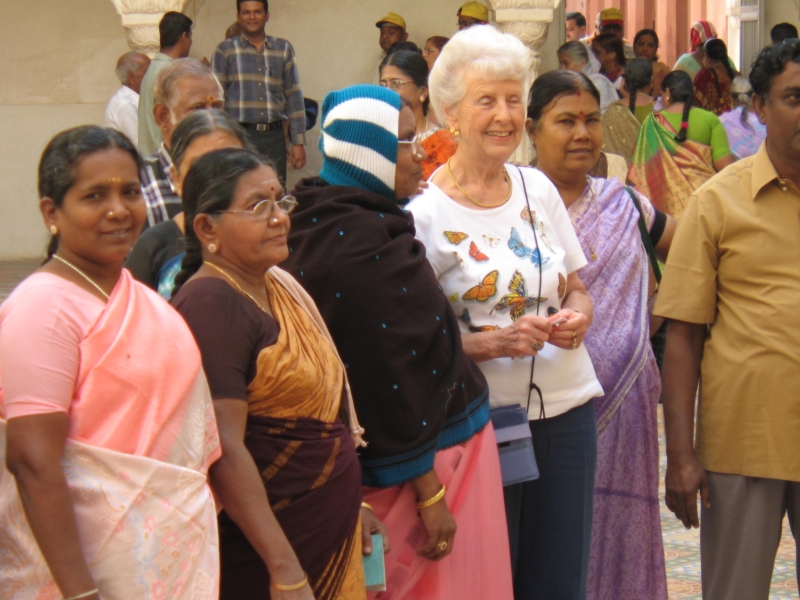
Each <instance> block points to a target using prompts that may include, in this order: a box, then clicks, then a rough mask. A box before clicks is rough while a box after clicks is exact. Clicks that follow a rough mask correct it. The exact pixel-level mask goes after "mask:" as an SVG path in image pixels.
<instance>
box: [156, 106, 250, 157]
mask: <svg viewBox="0 0 800 600" xmlns="http://www.w3.org/2000/svg"><path fill="white" fill-rule="evenodd" d="M215 131H227V132H228V133H230V134H231V135H233V136H234V137H235V138H237V139H238V140H239V142H241V144H242V148H246V149H248V150H250V149H251V147H250V143H249V141H248V139H247V132H245V130H244V129H243V128H242V126H241V125H239V122H238V121H237V120H236V119H234V118H233V117H232V116H230V115H229V114H228V113H227V112H225V111H224V110H218V109H211V110H198V111H195V112H193V113H191V114H190V115H189V116H188V117H186V118H185V119H183V120H182V121H181V122H180V123H178V126H177V127H176V128H175V131H174V132H173V133H172V147H171V148H170V151H169V154H170V157H171V158H172V163H173V164H174V165H175V168H176V169H178V168H180V166H181V163H182V162H183V155H184V154H186V150H187V149H188V148H189V146H191V144H192V142H193V141H195V140H196V139H197V138H199V137H202V136H204V135H208V134H209V133H214V132H215Z"/></svg>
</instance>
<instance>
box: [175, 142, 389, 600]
mask: <svg viewBox="0 0 800 600" xmlns="http://www.w3.org/2000/svg"><path fill="white" fill-rule="evenodd" d="M183 192H184V194H183V203H184V211H185V213H186V255H185V257H184V259H183V264H182V267H183V269H182V271H181V272H180V273H179V274H178V276H177V277H176V279H175V283H176V290H177V291H176V293H175V295H174V297H173V300H172V302H173V305H174V306H175V307H176V308H177V309H178V311H179V312H180V313H181V314H182V315H183V316H184V318H185V319H186V321H187V323H188V324H189V327H190V328H191V330H192V332H193V334H194V336H195V339H196V340H197V343H198V346H199V347H200V351H201V353H202V356H203V367H204V369H205V372H206V376H207V377H208V380H209V385H210V388H211V394H212V398H213V399H214V408H215V412H216V415H217V419H218V423H219V429H220V438H221V440H222V448H223V457H222V458H221V459H220V460H219V461H218V462H217V463H216V465H215V466H214V469H213V470H212V471H211V473H210V475H211V482H212V487H213V489H214V491H215V492H216V494H217V496H218V498H219V500H220V501H221V504H222V507H223V511H222V513H221V514H220V516H219V524H220V556H221V564H222V576H221V595H220V597H221V598H222V599H236V600H243V599H247V598H259V599H261V598H267V597H268V594H269V593H271V598H272V599H273V600H275V599H278V598H280V599H281V600H284V599H285V600H290V599H291V600H310V599H312V598H317V599H318V600H322V599H327V600H362V599H364V598H366V591H365V585H364V576H363V569H362V559H361V554H362V533H361V532H362V527H361V468H360V466H359V462H358V457H357V455H356V451H355V449H356V446H357V445H358V444H360V443H361V437H360V436H361V432H362V430H361V429H360V427H359V425H358V422H357V420H356V418H355V413H354V410H353V404H352V398H351V397H350V393H349V387H348V385H347V378H346V376H345V368H344V365H343V364H342V362H341V360H340V359H339V355H338V354H337V352H336V349H335V347H334V345H333V343H332V342H331V340H330V336H329V334H328V330H327V328H326V327H325V324H324V323H323V321H322V318H321V317H320V315H319V312H318V311H317V309H316V306H315V305H314V302H313V301H312V300H311V298H310V297H309V296H308V295H307V294H306V293H305V292H304V291H303V289H302V288H301V287H300V285H299V284H298V283H297V282H296V281H295V280H294V279H293V278H292V277H291V275H289V274H288V273H286V272H285V271H282V270H280V269H278V268H276V267H275V265H276V264H278V263H280V262H281V261H283V260H285V259H286V257H287V256H288V255H289V250H288V247H287V243H286V240H287V235H288V233H289V218H288V213H290V212H291V211H292V209H294V207H295V206H296V200H295V199H294V198H293V197H292V196H287V195H285V194H284V190H283V188H282V186H281V184H280V182H279V180H278V177H277V175H276V173H275V170H274V169H273V168H272V166H271V165H268V164H265V163H264V162H263V159H261V158H260V157H258V156H257V155H255V154H253V153H251V152H249V151H246V150H219V151H216V152H212V153H210V154H207V155H206V156H204V157H202V158H200V159H199V160H198V161H197V162H196V163H195V164H194V165H193V166H192V168H191V170H190V171H189V174H188V175H187V177H186V180H185V182H184V187H183ZM340 414H341V415H342V419H343V420H344V422H343V421H342V420H340ZM365 512H368V513H369V516H368V517H367V518H372V519H373V522H372V523H371V524H367V525H366V526H365V527H364V530H365V531H366V533H367V539H369V535H368V534H369V533H372V532H374V531H375V530H376V529H377V528H378V527H379V525H378V524H376V523H375V522H374V519H375V518H374V516H373V515H372V514H371V512H369V511H365ZM368 549H369V544H365V546H364V550H365V551H368ZM270 588H271V589H270Z"/></svg>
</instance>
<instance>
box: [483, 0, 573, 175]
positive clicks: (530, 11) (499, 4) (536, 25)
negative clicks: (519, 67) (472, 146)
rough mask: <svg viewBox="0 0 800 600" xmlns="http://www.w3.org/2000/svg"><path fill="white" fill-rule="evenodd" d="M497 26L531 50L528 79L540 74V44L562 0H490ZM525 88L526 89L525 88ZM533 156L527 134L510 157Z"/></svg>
mask: <svg viewBox="0 0 800 600" xmlns="http://www.w3.org/2000/svg"><path fill="white" fill-rule="evenodd" d="M490 2H491V4H492V8H493V9H494V21H495V24H496V26H497V28H498V29H499V30H500V31H503V32H504V33H510V34H512V35H514V36H515V37H517V38H519V39H520V40H521V41H522V43H524V44H525V45H526V46H527V47H528V48H530V49H531V52H533V64H532V66H531V75H530V81H531V82H533V80H534V79H536V77H538V76H539V67H540V65H541V58H540V56H539V48H541V47H542V44H544V42H545V40H546V39H547V30H548V27H549V25H550V23H552V22H553V14H554V11H555V9H556V8H558V5H559V4H560V3H561V0H490ZM526 92H527V90H526ZM532 159H533V147H532V146H531V144H530V142H529V141H528V136H527V135H526V136H525V138H524V139H523V141H522V144H521V145H520V147H519V148H517V150H516V152H514V155H513V156H512V157H511V160H512V161H513V162H518V163H524V164H528V163H529V162H530V161H531V160H532Z"/></svg>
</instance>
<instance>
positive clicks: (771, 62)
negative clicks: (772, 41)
mask: <svg viewBox="0 0 800 600" xmlns="http://www.w3.org/2000/svg"><path fill="white" fill-rule="evenodd" d="M789 62H795V63H800V40H798V39H789V40H785V41H784V42H783V43H782V44H776V45H773V46H767V47H766V48H764V49H763V50H762V51H761V53H760V54H759V55H758V57H757V58H756V61H755V62H754V63H753V67H752V69H751V70H750V85H751V86H753V93H755V94H756V95H757V96H758V97H760V98H762V99H763V100H764V102H765V103H767V104H768V103H769V91H770V89H772V82H773V81H774V80H775V78H776V77H777V76H778V75H780V74H781V73H783V71H784V69H786V64H787V63H789Z"/></svg>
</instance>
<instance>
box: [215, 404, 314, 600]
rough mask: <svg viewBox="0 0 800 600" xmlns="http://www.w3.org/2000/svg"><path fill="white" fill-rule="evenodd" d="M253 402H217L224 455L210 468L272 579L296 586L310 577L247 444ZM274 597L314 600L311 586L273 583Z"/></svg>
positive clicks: (225, 504)
mask: <svg viewBox="0 0 800 600" xmlns="http://www.w3.org/2000/svg"><path fill="white" fill-rule="evenodd" d="M247 408H248V407H247V402H244V401H242V400H237V399H221V400H214V412H215V413H216V417H217V425H218V428H219V436H220V442H221V444H222V457H221V458H220V459H219V460H218V461H217V462H215V463H214V464H213V465H212V466H211V469H210V470H209V478H210V480H211V485H212V487H213V488H214V492H215V493H216V495H217V497H218V498H219V499H220V501H221V502H222V505H223V507H224V509H225V512H226V513H227V514H228V516H229V517H230V518H231V520H232V521H233V522H234V523H236V525H238V526H239V528H240V529H241V530H242V533H243V534H244V535H245V537H246V538H247V541H248V542H250V544H251V545H252V546H253V548H254V549H255V551H256V552H257V553H258V555H259V556H260V557H261V559H262V560H263V561H264V564H265V565H266V567H267V570H268V571H269V574H270V580H271V582H270V583H274V584H276V585H281V586H293V585H294V584H298V583H300V582H302V581H303V580H304V578H305V577H306V575H305V573H304V572H303V568H302V567H301V566H300V561H299V560H298V559H297V555H296V554H295V552H294V550H293V549H292V546H291V544H290V543H289V540H288V539H287V537H286V534H285V533H284V532H283V529H281V526H280V524H279V523H278V521H277V519H276V518H275V514H274V513H273V512H272V507H271V506H270V504H269V498H268V497H267V491H266V488H265V487H264V484H263V482H262V480H261V475H260V473H259V472H258V468H257V467H256V464H255V461H254V460H253V457H252V455H251V454H250V452H249V451H248V450H247V448H246V447H245V445H244V436H245V426H246V424H247ZM270 594H271V596H270V597H271V598H272V600H313V598H314V594H313V592H312V590H311V586H310V585H305V586H303V587H302V588H300V589H298V590H292V591H283V590H279V589H276V588H275V587H274V586H273V585H271V586H270Z"/></svg>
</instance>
